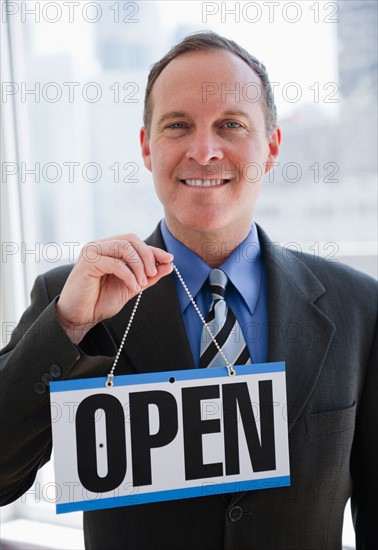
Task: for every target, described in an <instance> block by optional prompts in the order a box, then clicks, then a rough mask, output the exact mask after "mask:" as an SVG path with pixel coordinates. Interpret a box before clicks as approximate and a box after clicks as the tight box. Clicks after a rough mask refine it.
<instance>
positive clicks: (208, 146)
mask: <svg viewBox="0 0 378 550" xmlns="http://www.w3.org/2000/svg"><path fill="white" fill-rule="evenodd" d="M186 158H187V159H189V160H195V161H196V162H198V164H201V165H206V164H210V163H212V162H216V161H219V160H222V159H223V149H222V146H221V143H220V138H219V137H218V136H217V135H214V133H213V132H212V131H211V130H197V131H196V132H193V133H192V135H191V140H190V143H189V145H188V148H187V151H186Z"/></svg>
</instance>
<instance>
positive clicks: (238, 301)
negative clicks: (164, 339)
mask: <svg viewBox="0 0 378 550" xmlns="http://www.w3.org/2000/svg"><path fill="white" fill-rule="evenodd" d="M161 232H162V236H163V240H164V242H165V245H166V248H167V250H168V252H170V253H171V254H173V256H174V260H173V262H174V264H175V265H176V266H177V268H178V270H179V271H180V273H181V275H182V277H183V279H184V281H185V283H186V285H187V287H188V289H189V290H190V293H191V294H192V296H193V298H194V300H195V302H196V304H197V306H198V308H199V310H200V311H201V313H202V315H203V316H204V318H206V315H207V313H208V311H209V309H210V305H211V302H212V298H211V293H210V290H209V284H208V281H207V279H208V276H209V274H210V272H211V270H212V268H211V267H210V266H208V265H207V264H206V263H205V262H204V261H203V260H202V259H201V258H200V257H199V256H197V254H195V253H194V252H193V251H192V250H190V249H189V248H187V247H186V246H185V245H184V244H182V243H181V242H180V241H178V240H177V239H176V238H175V237H174V236H173V235H172V233H171V232H170V231H169V229H168V227H167V224H166V222H165V220H163V221H162V223H161ZM212 246H215V244H214V245H213V243H209V245H208V253H209V254H210V253H211V250H213V248H212ZM219 267H220V269H223V271H224V272H225V273H226V275H227V277H228V278H229V281H230V282H229V283H228V285H227V288H226V296H225V299H226V302H227V304H228V305H229V306H230V307H231V309H232V310H233V312H234V314H235V316H236V318H237V320H238V322H239V324H240V327H241V329H242V331H243V334H244V338H245V341H246V344H247V346H248V350H249V353H250V357H251V360H252V363H264V362H266V361H267V360H268V287H267V277H266V271H265V266H264V262H263V258H262V254H261V250H260V243H259V239H258V235H257V228H256V225H255V224H253V225H252V227H251V230H250V232H249V234H248V236H247V238H246V239H245V240H244V241H243V242H242V243H240V244H239V246H238V247H237V248H235V250H234V251H233V252H232V254H231V255H230V256H229V257H228V258H227V260H226V261H225V262H224V263H223V264H222V265H220V266H219ZM172 276H173V277H174V280H175V284H176V290H177V295H178V300H179V304H180V308H181V313H182V317H183V321H184V324H185V328H186V332H187V335H188V339H189V344H190V347H191V350H192V354H193V360H194V364H195V366H196V368H198V367H199V356H200V343H201V334H202V327H203V323H202V321H201V319H200V318H199V316H198V313H197V312H196V311H195V309H194V307H193V304H192V303H191V301H190V299H189V297H188V295H187V294H186V292H185V290H184V288H183V286H182V284H181V283H180V281H179V279H178V277H177V275H176V273H175V272H173V274H172Z"/></svg>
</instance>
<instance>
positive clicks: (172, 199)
mask: <svg viewBox="0 0 378 550" xmlns="http://www.w3.org/2000/svg"><path fill="white" fill-rule="evenodd" d="M235 90H236V92H235ZM259 90H261V84H260V79H259V77H258V76H257V75H256V74H255V73H254V72H253V70H252V69H251V68H250V67H249V66H248V65H247V64H246V63H245V62H244V61H243V60H242V59H240V58H239V57H237V56H235V55H233V54H231V53H230V52H226V51H223V50H212V51H205V52H202V51H201V52H190V53H186V54H183V55H181V56H179V57H177V58H176V59H174V60H173V61H171V62H170V63H169V64H168V65H167V66H166V67H165V69H164V70H163V71H162V72H161V74H160V75H159V77H158V78H157V80H156V82H155V84H154V87H153V90H152V105H153V107H152V118H151V127H150V136H149V137H148V136H147V132H146V130H145V129H144V128H142V130H141V145H142V155H143V159H144V164H145V166H146V168H148V169H149V170H151V172H152V174H153V179H154V183H155V188H156V192H157V195H158V197H159V199H160V201H161V202H162V204H163V206H164V211H165V217H166V221H167V225H168V227H169V229H170V230H171V232H172V233H173V234H174V235H175V236H176V237H177V238H179V239H180V240H182V241H183V242H190V239H191V238H195V236H198V234H201V235H202V236H204V235H205V234H206V235H207V236H212V237H213V238H222V236H226V235H228V236H233V235H241V234H243V237H242V238H244V237H245V236H246V234H247V233H248V230H249V227H250V225H251V221H252V215H253V210H254V206H255V203H256V199H257V197H258V195H259V192H260V188H261V183H262V178H263V176H264V175H265V173H267V172H268V171H269V170H270V169H271V166H272V162H274V160H275V159H276V158H277V155H278V150H279V142H280V131H279V130H278V129H277V130H275V131H274V132H273V134H272V137H271V138H270V139H268V138H267V136H266V125H265V118H264V112H263V108H262V100H261V99H259V100H256V95H257V92H258V91H259Z"/></svg>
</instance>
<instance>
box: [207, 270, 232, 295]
mask: <svg viewBox="0 0 378 550" xmlns="http://www.w3.org/2000/svg"><path fill="white" fill-rule="evenodd" d="M209 283H210V292H211V294H212V296H213V300H214V301H215V300H224V295H225V290H226V285H227V283H228V277H227V275H226V274H225V272H224V271H222V270H221V269H213V271H212V272H211V273H210V275H209Z"/></svg>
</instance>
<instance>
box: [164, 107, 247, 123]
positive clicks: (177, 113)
mask: <svg viewBox="0 0 378 550" xmlns="http://www.w3.org/2000/svg"><path fill="white" fill-rule="evenodd" d="M220 116H221V117H224V116H236V117H240V116H241V117H244V118H247V119H248V120H250V116H249V115H248V113H246V112H245V111H241V110H233V109H231V110H227V111H223V112H222V113H221V115H220ZM185 117H190V115H189V113H186V112H185V111H168V112H167V113H164V114H163V115H162V116H161V117H160V118H159V120H158V121H157V125H158V126H161V125H162V124H164V122H166V121H167V120H171V119H172V118H185Z"/></svg>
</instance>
